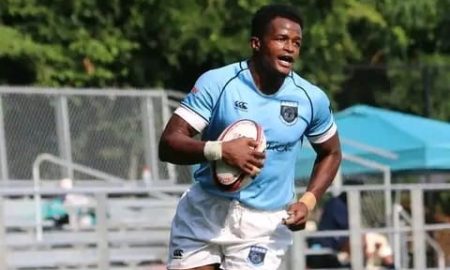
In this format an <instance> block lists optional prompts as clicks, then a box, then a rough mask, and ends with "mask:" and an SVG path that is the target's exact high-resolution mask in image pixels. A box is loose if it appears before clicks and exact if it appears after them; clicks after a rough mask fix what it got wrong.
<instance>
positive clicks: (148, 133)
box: [141, 97, 160, 179]
mask: <svg viewBox="0 0 450 270" xmlns="http://www.w3.org/2000/svg"><path fill="white" fill-rule="evenodd" d="M141 112H142V113H141V119H142V131H143V133H144V139H143V140H144V153H145V164H146V165H148V166H150V169H151V172H152V175H153V177H154V178H155V179H160V176H159V167H158V162H157V161H158V156H157V153H158V147H157V146H156V141H157V136H156V134H155V130H156V126H155V121H154V117H155V111H154V108H153V101H152V98H151V97H144V98H142V101H141Z"/></svg>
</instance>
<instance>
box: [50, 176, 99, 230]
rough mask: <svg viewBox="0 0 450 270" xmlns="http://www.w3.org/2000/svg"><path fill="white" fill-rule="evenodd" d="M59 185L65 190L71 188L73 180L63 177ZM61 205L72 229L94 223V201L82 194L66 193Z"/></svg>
mask: <svg viewBox="0 0 450 270" xmlns="http://www.w3.org/2000/svg"><path fill="white" fill-rule="evenodd" d="M59 186H60V187H61V188H62V189H65V190H71V189H72V188H73V181H72V179H70V178H64V179H62V180H61V181H60V183H59ZM63 205H64V208H65V209H66V211H67V213H68V217H69V225H70V227H71V228H72V229H79V228H86V227H90V226H92V225H94V224H95V212H94V211H93V207H94V201H93V199H92V198H91V197H90V196H86V195H84V194H75V193H67V194H65V195H64V199H63Z"/></svg>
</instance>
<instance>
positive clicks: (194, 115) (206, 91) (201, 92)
mask: <svg viewBox="0 0 450 270" xmlns="http://www.w3.org/2000/svg"><path fill="white" fill-rule="evenodd" d="M220 83H221V81H220V80H219V77H218V76H217V74H216V72H214V71H213V70H212V71H208V72H206V73H204V74H203V75H201V76H200V77H199V78H198V80H197V81H196V82H195V84H194V87H193V88H192V90H191V92H190V93H189V94H188V95H187V96H186V97H185V98H184V99H183V100H182V101H181V104H180V107H179V108H177V110H176V111H175V114H177V115H179V116H180V117H181V118H183V119H184V120H185V121H186V122H188V123H189V124H190V125H191V126H192V127H193V128H194V129H196V130H197V131H198V132H201V131H202V130H203V129H204V128H205V127H206V126H207V125H208V124H209V121H210V119H211V115H212V111H213V109H214V106H215V105H216V103H217V100H218V98H219V95H220V90H221V85H220Z"/></svg>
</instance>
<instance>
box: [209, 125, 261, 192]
mask: <svg viewBox="0 0 450 270" xmlns="http://www.w3.org/2000/svg"><path fill="white" fill-rule="evenodd" d="M241 137H247V138H251V139H254V140H256V141H257V142H258V146H257V147H256V149H255V150H256V151H258V152H264V150H265V149H266V138H265V136H264V130H263V129H262V127H261V126H260V125H259V124H258V123H256V122H254V121H252V120H248V119H243V120H239V121H237V122H234V123H233V124H231V125H229V126H228V127H227V128H226V129H225V130H224V131H223V132H222V134H220V136H219V138H218V140H219V141H222V142H225V141H230V140H234V139H237V138H241ZM211 165H212V166H211V167H212V171H213V177H214V180H215V182H216V183H217V185H219V186H220V187H221V188H222V189H223V190H226V191H230V192H231V191H238V190H240V189H242V188H244V187H246V186H247V185H248V184H250V182H251V180H252V176H251V175H249V174H247V173H245V172H243V171H242V170H240V169H239V168H237V167H233V166H230V165H228V164H227V163H225V162H224V161H222V160H216V161H213V162H212V164H211ZM254 169H255V170H258V171H255V174H257V173H259V168H257V167H254Z"/></svg>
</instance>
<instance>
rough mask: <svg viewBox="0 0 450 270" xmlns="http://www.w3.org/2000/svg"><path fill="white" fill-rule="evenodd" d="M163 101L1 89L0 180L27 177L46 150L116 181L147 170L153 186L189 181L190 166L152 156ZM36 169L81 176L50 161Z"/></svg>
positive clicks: (145, 94) (165, 112) (149, 96)
mask: <svg viewBox="0 0 450 270" xmlns="http://www.w3.org/2000/svg"><path fill="white" fill-rule="evenodd" d="M169 104H172V107H173V106H175V105H174V104H176V102H175V103H174V101H170V100H169V98H168V95H167V93H166V92H165V91H160V90H149V91H137V90H120V91H119V90H94V89H80V90H72V89H44V88H16V87H0V179H2V180H21V179H31V178H32V167H33V162H34V161H35V159H36V157H37V156H38V155H39V154H41V153H50V154H53V155H55V156H59V157H61V158H63V159H65V160H67V161H69V162H73V163H76V164H81V165H85V166H89V167H91V168H94V169H97V170H100V171H103V172H106V173H109V174H112V175H115V176H117V177H120V178H123V179H130V180H135V179H142V177H143V172H147V174H144V177H145V175H148V172H150V173H151V174H150V175H151V176H152V178H153V180H154V181H155V182H158V183H172V182H175V181H182V182H183V181H184V182H185V181H189V179H190V170H189V168H179V169H176V168H175V166H172V165H170V164H167V163H162V162H160V161H159V159H158V140H159V137H160V135H161V133H162V129H163V126H164V124H165V123H166V122H167V120H168V118H169V116H170V113H171V111H170V106H169ZM41 171H42V174H41V178H43V179H49V180H50V179H61V178H64V177H70V178H73V179H88V176H86V175H82V174H80V173H78V172H73V171H71V170H68V169H64V168H61V167H59V166H54V165H50V164H43V165H42V169H41ZM177 171H181V172H182V174H181V176H180V177H177V175H176V172H177ZM184 178H187V179H184ZM175 179H177V180H175Z"/></svg>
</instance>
